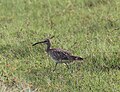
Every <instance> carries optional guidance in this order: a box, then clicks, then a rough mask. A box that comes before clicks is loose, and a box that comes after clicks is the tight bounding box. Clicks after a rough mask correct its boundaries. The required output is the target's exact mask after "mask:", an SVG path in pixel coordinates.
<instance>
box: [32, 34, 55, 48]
mask: <svg viewBox="0 0 120 92" xmlns="http://www.w3.org/2000/svg"><path fill="white" fill-rule="evenodd" d="M53 37H54V36H52V37H51V38H49V39H52V38H53ZM49 39H48V38H47V39H45V40H44V41H41V42H37V43H34V44H33V45H32V46H35V45H36V44H39V43H44V44H47V45H48V44H50V40H49Z"/></svg>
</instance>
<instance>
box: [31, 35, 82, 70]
mask: <svg viewBox="0 0 120 92" xmlns="http://www.w3.org/2000/svg"><path fill="white" fill-rule="evenodd" d="M51 38H52V37H51ZM42 43H44V44H46V45H47V48H46V50H45V51H46V52H47V53H48V55H49V56H50V57H51V58H52V59H53V60H54V61H55V63H56V64H55V68H54V70H53V71H55V70H56V67H57V65H58V64H59V63H64V64H65V65H66V66H67V68H68V69H69V66H68V64H69V63H71V62H73V61H76V60H80V61H81V60H83V58H81V57H79V56H74V55H72V54H71V53H70V52H68V51H66V50H63V49H59V48H51V42H50V39H48V38H47V39H45V40H43V41H41V42H36V43H34V44H32V46H35V45H37V44H42Z"/></svg>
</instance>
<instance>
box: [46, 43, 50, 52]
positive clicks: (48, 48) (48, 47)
mask: <svg viewBox="0 0 120 92" xmlns="http://www.w3.org/2000/svg"><path fill="white" fill-rule="evenodd" d="M50 46H51V44H50V42H49V43H48V44H47V49H46V52H49V50H50Z"/></svg>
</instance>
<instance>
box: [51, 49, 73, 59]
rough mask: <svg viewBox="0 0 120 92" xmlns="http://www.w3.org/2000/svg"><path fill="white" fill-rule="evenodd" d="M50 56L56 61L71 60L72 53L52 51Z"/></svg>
mask: <svg viewBox="0 0 120 92" xmlns="http://www.w3.org/2000/svg"><path fill="white" fill-rule="evenodd" d="M50 55H51V56H52V58H53V59H56V60H70V56H71V53H69V52H67V51H65V50H61V49H50Z"/></svg>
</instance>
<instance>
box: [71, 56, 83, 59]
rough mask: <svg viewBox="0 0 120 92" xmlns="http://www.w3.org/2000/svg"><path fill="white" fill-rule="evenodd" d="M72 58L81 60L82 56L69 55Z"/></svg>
mask: <svg viewBox="0 0 120 92" xmlns="http://www.w3.org/2000/svg"><path fill="white" fill-rule="evenodd" d="M71 58H72V60H83V58H81V57H79V56H71Z"/></svg>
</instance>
